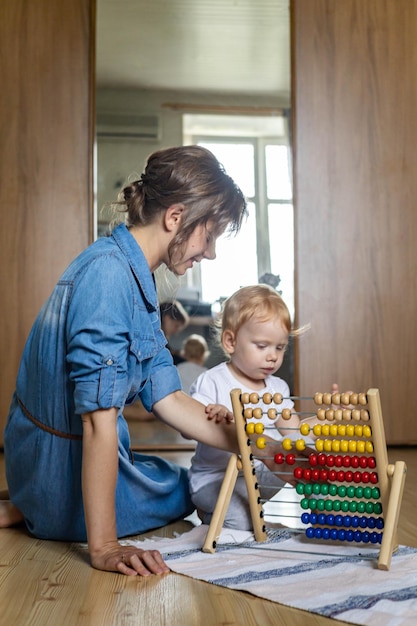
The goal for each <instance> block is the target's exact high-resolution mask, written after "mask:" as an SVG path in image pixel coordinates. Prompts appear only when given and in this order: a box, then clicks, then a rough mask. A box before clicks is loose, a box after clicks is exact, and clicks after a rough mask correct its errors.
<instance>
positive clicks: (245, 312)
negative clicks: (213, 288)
mask: <svg viewBox="0 0 417 626" xmlns="http://www.w3.org/2000/svg"><path fill="white" fill-rule="evenodd" d="M255 316H256V317H257V318H258V319H260V320H261V321H267V320H270V319H271V318H273V317H275V318H278V319H280V320H281V322H282V324H283V326H284V328H286V330H287V331H288V335H290V336H295V335H298V334H300V332H302V331H298V330H295V329H293V328H292V324H291V315H290V312H289V310H288V307H287V305H286V304H285V302H284V300H283V299H282V298H281V296H280V295H279V293H278V292H277V291H275V289H273V288H272V287H270V286H269V285H251V286H249V287H241V288H240V289H238V291H235V293H234V294H233V295H231V296H230V297H229V298H227V300H226V301H225V302H224V304H223V308H222V313H221V315H220V318H219V319H218V320H217V321H216V331H217V341H218V343H219V344H220V345H222V336H223V333H224V332H225V331H226V330H231V331H232V332H233V334H234V335H235V336H236V335H237V333H238V332H239V329H240V328H241V327H242V326H243V324H245V323H246V322H247V321H248V320H250V319H251V318H252V317H255Z"/></svg>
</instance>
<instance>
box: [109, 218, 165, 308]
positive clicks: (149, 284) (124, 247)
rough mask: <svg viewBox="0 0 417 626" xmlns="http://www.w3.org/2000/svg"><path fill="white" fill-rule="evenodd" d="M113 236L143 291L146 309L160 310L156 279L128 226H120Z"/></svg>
mask: <svg viewBox="0 0 417 626" xmlns="http://www.w3.org/2000/svg"><path fill="white" fill-rule="evenodd" d="M111 236H112V237H113V239H114V240H115V241H116V244H117V245H118V247H119V248H120V250H121V251H122V253H123V255H124V256H125V257H126V260H127V262H128V263H129V265H130V267H131V270H132V272H133V274H134V276H135V278H136V281H137V283H138V285H139V287H140V289H141V291H142V294H143V297H144V300H145V303H146V307H147V309H148V310H149V311H156V310H157V309H158V306H159V305H158V296H157V293H156V286H155V278H154V276H153V274H152V273H151V271H150V269H149V265H148V262H147V260H146V258H145V255H144V254H143V252H142V249H141V247H140V246H139V244H138V243H137V241H136V240H135V238H134V237H133V235H132V234H131V233H130V232H129V229H128V228H127V226H126V224H119V226H117V227H116V228H115V229H114V230H113V232H112V234H111Z"/></svg>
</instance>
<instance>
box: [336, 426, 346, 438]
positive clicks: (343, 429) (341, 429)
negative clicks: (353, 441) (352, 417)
mask: <svg viewBox="0 0 417 626" xmlns="http://www.w3.org/2000/svg"><path fill="white" fill-rule="evenodd" d="M337 434H338V435H339V437H346V425H345V424H339V426H338V427H337Z"/></svg>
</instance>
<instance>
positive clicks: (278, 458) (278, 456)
mask: <svg viewBox="0 0 417 626" xmlns="http://www.w3.org/2000/svg"><path fill="white" fill-rule="evenodd" d="M274 461H275V463H277V465H282V463H284V455H283V454H282V452H279V453H278V454H276V455H275V456H274Z"/></svg>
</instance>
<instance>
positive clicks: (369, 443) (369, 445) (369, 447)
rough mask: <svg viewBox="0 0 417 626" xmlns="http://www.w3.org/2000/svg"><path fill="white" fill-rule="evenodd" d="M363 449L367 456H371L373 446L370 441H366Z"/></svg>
mask: <svg viewBox="0 0 417 626" xmlns="http://www.w3.org/2000/svg"><path fill="white" fill-rule="evenodd" d="M365 449H366V451H367V453H368V454H372V452H373V451H374V446H373V443H372V441H367V442H366V443H365Z"/></svg>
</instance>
